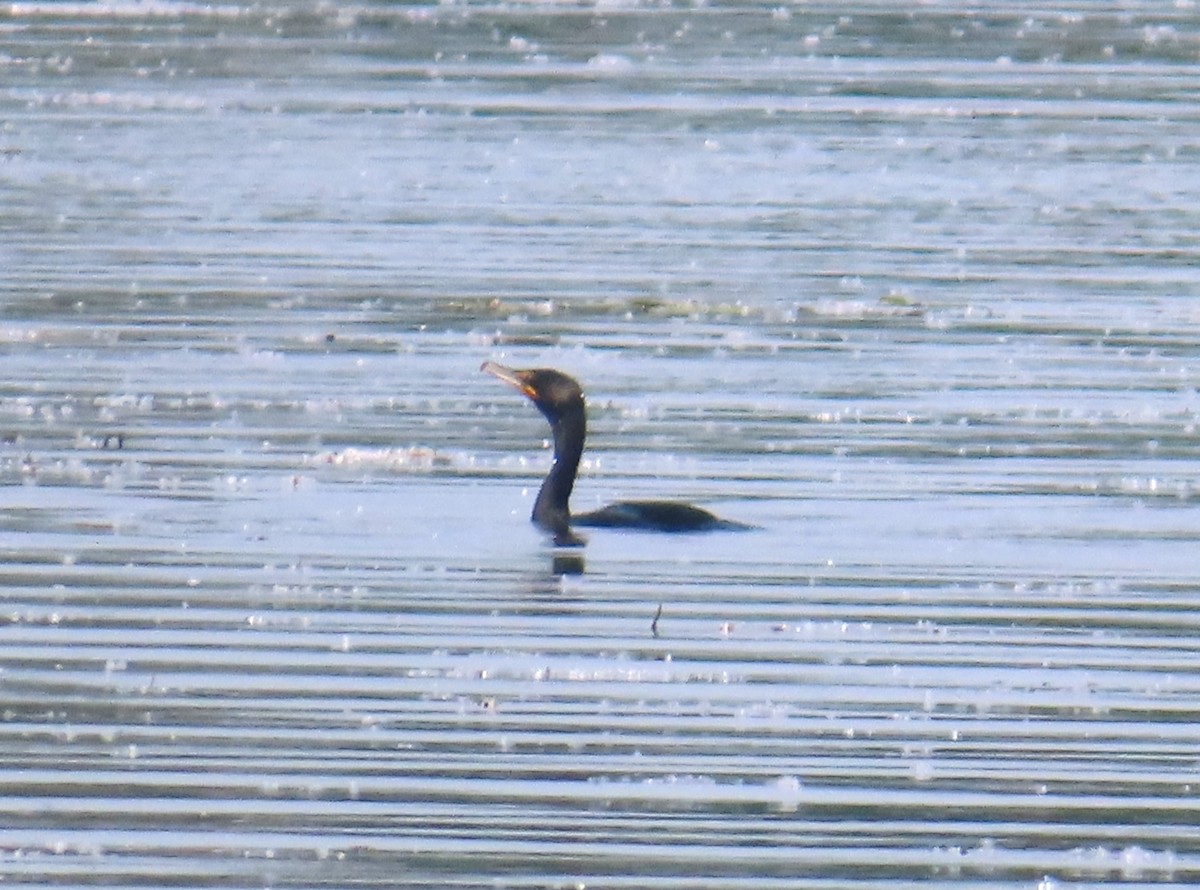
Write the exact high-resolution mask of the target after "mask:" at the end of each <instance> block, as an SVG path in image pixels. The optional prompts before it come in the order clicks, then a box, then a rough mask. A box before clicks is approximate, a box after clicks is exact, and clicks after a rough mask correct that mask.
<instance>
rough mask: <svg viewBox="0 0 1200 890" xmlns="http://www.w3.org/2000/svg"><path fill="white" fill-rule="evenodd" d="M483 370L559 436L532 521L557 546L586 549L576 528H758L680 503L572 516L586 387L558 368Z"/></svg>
mask: <svg viewBox="0 0 1200 890" xmlns="http://www.w3.org/2000/svg"><path fill="white" fill-rule="evenodd" d="M480 370H481V371H486V372H487V373H489V374H491V375H492V376H494V377H497V378H499V379H500V380H503V381H504V382H505V383H508V384H511V385H512V386H515V387H516V388H517V389H518V390H520V391H521V392H522V393H524V394H525V396H526V397H527V398H528V399H529V400H530V401H531V402H533V404H534V405H536V406H537V408H538V410H539V411H541V412H542V414H543V415H545V417H546V420H548V421H549V422H550V430H551V432H552V433H553V435H554V462H553V463H552V464H551V466H550V472H549V473H548V474H547V475H546V480H545V481H544V482H543V483H542V487H541V489H540V490H539V491H538V495H537V500H535V501H534V503H533V516H532V517H531V518H532V520H533V523H534V525H536V526H538V527H539V528H541V529H544V530H545V531H548V532H550V533H551V534H552V535H554V541H555V543H556V544H559V545H563V546H580V545H582V544H583V543H584V542H583V539H582V538H580V537H579V536H578V535H576V534H575V533H574V532H572V531H571V527H572V526H579V525H583V526H592V527H603V528H635V529H645V530H649V531H659V532H700V531H714V530H717V529H729V530H735V529H749V528H752V526H749V525H743V524H742V523H740V522H730V521H729V520H727V519H721V518H719V517H717V516H714V515H713V514H712V513H709V512H708V511H707V510H702V509H701V508H699V507H693V506H692V505H691V504H685V503H681V502H679V501H618V502H617V503H615V504H609V505H608V506H607V507H603V508H601V509H599V510H595V511H593V512H591V513H581V514H578V515H575V516H572V515H571V509H570V506H569V501H570V498H571V489H572V488H573V487H574V485H575V474H576V472H577V471H578V469H579V459H580V458H581V457H582V456H583V442H584V439H585V438H586V436H587V410H586V406H585V404H584V399H583V389H582V388H581V387H580V386H579V383H578V382H576V380H575V379H574V378H572V377H568V376H567V375H566V374H564V373H562V372H561V371H555V370H554V369H553V368H532V369H529V370H517V369H514V368H506V367H504V366H503V365H498V364H496V363H495V362H484V363H483V365H482V366H481V367H480Z"/></svg>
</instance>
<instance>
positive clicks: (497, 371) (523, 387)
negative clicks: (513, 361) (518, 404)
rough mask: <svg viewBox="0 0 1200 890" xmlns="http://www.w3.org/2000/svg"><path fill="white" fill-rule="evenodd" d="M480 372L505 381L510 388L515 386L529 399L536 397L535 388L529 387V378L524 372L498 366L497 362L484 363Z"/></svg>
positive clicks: (480, 367)
mask: <svg viewBox="0 0 1200 890" xmlns="http://www.w3.org/2000/svg"><path fill="white" fill-rule="evenodd" d="M479 370H481V371H484V372H486V373H488V374H491V375H492V376H493V377H495V378H496V379H497V380H503V381H504V382H505V383H507V384H509V385H510V386H515V387H516V388H517V389H519V390H520V391H521V392H522V393H524V394H525V395H526V396H527V397H529V398H533V397H534V395H536V393H535V392H534V391H533V387H531V386H530V385H529V380H528V377H527V375H526V373H525V372H524V371H518V370H516V369H514V368H506V367H505V366H504V365H498V364H496V363H495V362H484V363H483V364H482V365H480V366H479Z"/></svg>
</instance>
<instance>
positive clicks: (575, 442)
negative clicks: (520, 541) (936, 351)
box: [533, 401, 587, 534]
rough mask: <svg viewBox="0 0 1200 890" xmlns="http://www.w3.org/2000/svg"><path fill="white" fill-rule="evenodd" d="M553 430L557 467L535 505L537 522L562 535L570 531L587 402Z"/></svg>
mask: <svg viewBox="0 0 1200 890" xmlns="http://www.w3.org/2000/svg"><path fill="white" fill-rule="evenodd" d="M550 429H551V431H552V432H553V433H554V464H553V465H552V466H551V467H550V472H549V473H548V474H547V475H546V481H544V482H543V483H542V487H541V489H540V490H539V491H538V496H537V500H536V501H534V503H533V521H534V522H535V523H536V524H537V525H539V526H540V527H542V528H544V529H546V530H547V531H550V532H554V533H555V534H562V533H564V532H568V531H569V529H570V525H571V508H570V500H571V489H572V488H574V487H575V474H576V473H577V472H578V471H579V459H580V458H581V457H582V456H583V441H584V439H585V438H586V437H587V416H586V413H585V410H584V405H583V402H582V401H581V402H580V403H579V406H578V408H577V409H576V408H575V407H572V408H571V409H569V410H568V411H566V412H564V413H563V414H561V415H560V416H559V417H557V418H556V419H555V420H553V421H552V422H551V424H550Z"/></svg>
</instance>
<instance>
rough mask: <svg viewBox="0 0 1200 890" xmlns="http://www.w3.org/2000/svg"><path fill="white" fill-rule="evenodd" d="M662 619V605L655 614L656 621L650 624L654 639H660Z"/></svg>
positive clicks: (659, 605)
mask: <svg viewBox="0 0 1200 890" xmlns="http://www.w3.org/2000/svg"><path fill="white" fill-rule="evenodd" d="M659 618H662V603H659V604H658V611H657V612H655V613H654V620H653V621H651V622H650V633H652V634H653V635H654V639H656V640H657V639H658V619H659Z"/></svg>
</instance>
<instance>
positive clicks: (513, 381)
mask: <svg viewBox="0 0 1200 890" xmlns="http://www.w3.org/2000/svg"><path fill="white" fill-rule="evenodd" d="M479 370H481V371H486V372H487V373H488V374H491V375H492V376H493V377H496V378H497V379H499V380H503V381H504V382H505V383H507V384H509V385H511V386H514V387H516V388H517V389H518V390H520V391H521V392H522V393H523V394H524V395H525V397H526V398H528V399H529V400H530V401H531V402H533V404H535V405H537V407H538V410H539V411H541V412H542V414H544V415H546V419H547V420H549V421H550V423H551V424H554V423H556V422H557V421H558V420H559V419H560V418H562V417H563V416H564V415H565V414H568V413H570V412H572V411H578V410H580V409H582V407H583V389H582V387H580V385H579V383H578V382H577V381H576V380H575V378H574V377H568V376H567V375H566V374H564V373H562V372H561V371H555V370H554V369H553V368H529V369H525V370H521V369H516V368H506V367H505V366H504V365H498V364H496V363H495V362H484V363H483V365H482V366H481V367H480V369H479Z"/></svg>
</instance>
